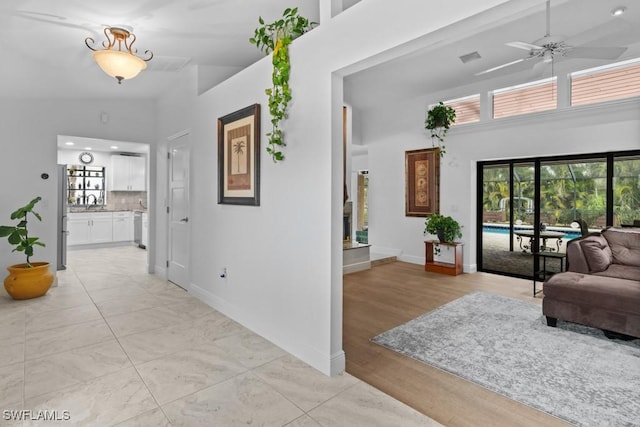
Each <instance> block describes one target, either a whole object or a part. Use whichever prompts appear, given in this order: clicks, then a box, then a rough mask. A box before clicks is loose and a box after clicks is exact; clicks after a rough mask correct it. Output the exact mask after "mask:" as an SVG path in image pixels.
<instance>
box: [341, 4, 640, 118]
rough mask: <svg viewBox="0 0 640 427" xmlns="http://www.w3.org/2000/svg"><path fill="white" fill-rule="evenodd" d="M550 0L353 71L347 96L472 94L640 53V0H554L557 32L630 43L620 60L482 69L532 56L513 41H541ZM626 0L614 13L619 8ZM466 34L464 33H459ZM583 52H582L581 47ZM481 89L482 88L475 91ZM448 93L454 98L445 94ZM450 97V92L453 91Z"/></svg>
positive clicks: (374, 100)
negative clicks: (615, 13)
mask: <svg viewBox="0 0 640 427" xmlns="http://www.w3.org/2000/svg"><path fill="white" fill-rule="evenodd" d="M545 6H546V4H545V2H543V1H541V2H540V4H539V5H537V6H535V7H533V8H531V9H530V10H528V11H527V12H525V13H522V14H519V15H518V16H512V17H511V18H510V19H508V20H505V21H504V22H501V23H499V24H497V25H493V24H492V25H490V27H489V28H485V29H483V30H482V31H481V32H476V33H474V34H464V31H458V32H456V33H455V34H456V35H458V38H447V37H446V36H443V37H442V41H441V42H440V43H438V44H437V45H435V46H433V47H430V48H428V49H423V50H419V51H415V52H413V53H411V54H409V55H405V56H403V57H400V58H397V59H395V60H392V61H390V62H387V63H383V64H380V65H378V66H375V67H372V68H368V69H366V70H363V71H361V72H358V73H355V74H352V75H350V76H348V77H347V78H346V79H345V84H344V87H345V99H346V100H347V102H348V103H350V104H351V105H352V106H354V107H357V108H361V109H367V108H375V107H376V106H380V105H383V104H385V103H386V104H389V103H394V102H395V101H398V100H402V99H409V98H417V97H421V96H423V97H424V96H425V95H428V94H444V95H443V96H451V97H458V96H465V95H471V94H472V93H469V92H468V90H469V88H470V87H473V88H474V90H483V89H482V88H486V89H497V88H500V87H504V86H510V85H515V84H521V83H525V82H527V81H534V80H538V79H541V78H544V77H550V76H551V75H552V72H553V73H554V75H558V74H560V73H567V72H572V71H577V70H582V69H586V68H590V67H596V66H600V65H605V64H607V63H611V62H617V61H621V60H624V59H631V58H638V57H640V2H638V1H633V0H552V1H551V9H550V18H551V20H550V23H551V25H550V30H551V34H552V35H554V36H558V37H560V39H561V40H563V41H566V42H567V44H570V45H572V46H589V47H596V46H622V47H626V48H627V49H626V51H625V52H624V53H623V54H622V55H621V56H620V57H619V59H617V60H615V61H613V60H604V59H584V58H580V59H569V58H563V57H557V56H556V57H554V61H553V62H552V64H553V67H552V66H551V64H548V65H547V66H542V65H543V64H541V65H540V66H538V67H536V68H535V72H534V63H535V62H538V61H536V60H527V61H523V62H520V63H518V64H514V65H512V66H509V67H505V68H502V69H500V70H497V71H494V72H490V73H486V74H483V75H479V76H476V75H475V74H476V73H478V72H481V71H483V70H487V69H490V68H493V67H496V66H499V65H502V64H506V63H509V62H512V61H516V60H519V59H523V58H526V57H527V56H528V54H529V52H528V51H527V50H523V49H518V48H515V47H511V46H507V45H506V44H505V43H509V42H514V41H521V42H526V43H533V42H534V41H537V40H539V39H541V38H542V37H543V36H544V35H545V33H546V27H547V25H546V21H547V19H546V18H547V13H546V7H545ZM620 6H626V11H625V13H624V14H623V15H621V16H617V17H614V16H612V14H611V11H612V10H613V9H614V8H617V7H620ZM460 34H463V35H462V36H459V35H460ZM472 52H477V53H478V54H479V55H480V57H481V58H480V59H477V60H474V61H470V62H467V63H463V61H462V60H461V59H460V58H459V57H460V56H463V55H466V54H469V53H472ZM576 52H577V51H576ZM475 93H477V92H475ZM445 99H447V98H445ZM448 99H450V98H448Z"/></svg>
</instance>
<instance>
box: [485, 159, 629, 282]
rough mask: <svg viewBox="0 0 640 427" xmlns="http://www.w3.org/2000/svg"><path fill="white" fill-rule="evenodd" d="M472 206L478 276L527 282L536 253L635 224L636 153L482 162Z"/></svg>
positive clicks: (558, 250) (563, 248)
mask: <svg viewBox="0 0 640 427" xmlns="http://www.w3.org/2000/svg"><path fill="white" fill-rule="evenodd" d="M478 201H479V203H478V253H477V260H478V269H479V270H480V271H487V272H493V273H499V274H505V275H512V276H517V277H526V278H531V277H533V272H534V271H536V270H539V266H538V265H536V264H537V262H538V260H537V259H536V258H537V257H535V256H534V254H535V253H538V252H547V253H549V252H551V253H560V254H562V253H566V245H567V243H568V242H569V241H570V240H572V239H575V238H577V237H580V236H581V235H582V233H583V232H596V231H599V230H601V229H602V228H604V227H606V226H608V225H615V226H625V225H633V223H634V220H637V221H639V222H640V153H638V152H637V151H634V152H632V153H629V152H627V153H603V154H592V155H579V156H565V157H547V158H536V159H526V160H523V159H518V160H502V161H496V162H481V163H479V164H478ZM579 220H584V222H586V224H587V226H588V229H587V230H581V229H580V225H579ZM547 267H548V266H547ZM557 267H558V268H559V263H558V266H557ZM553 269H554V267H553V266H552V268H551V270H553Z"/></svg>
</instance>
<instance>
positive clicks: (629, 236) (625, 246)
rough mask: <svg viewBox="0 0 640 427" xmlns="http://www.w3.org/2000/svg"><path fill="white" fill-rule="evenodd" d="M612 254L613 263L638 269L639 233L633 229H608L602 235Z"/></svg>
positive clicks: (639, 260)
mask: <svg viewBox="0 0 640 427" xmlns="http://www.w3.org/2000/svg"><path fill="white" fill-rule="evenodd" d="M602 235H603V236H604V238H605V239H607V242H608V243H609V247H610V248H611V252H612V254H613V261H612V262H613V263H614V264H622V265H631V266H635V267H640V233H638V231H637V230H635V229H633V228H628V229H627V228H608V229H607V230H606V231H604V232H603V233H602Z"/></svg>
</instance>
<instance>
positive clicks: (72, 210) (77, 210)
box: [67, 208, 146, 213]
mask: <svg viewBox="0 0 640 427" xmlns="http://www.w3.org/2000/svg"><path fill="white" fill-rule="evenodd" d="M67 212H68V213H88V212H146V211H142V210H139V209H135V210H133V209H100V208H91V209H87V208H71V209H69V210H68V211H67Z"/></svg>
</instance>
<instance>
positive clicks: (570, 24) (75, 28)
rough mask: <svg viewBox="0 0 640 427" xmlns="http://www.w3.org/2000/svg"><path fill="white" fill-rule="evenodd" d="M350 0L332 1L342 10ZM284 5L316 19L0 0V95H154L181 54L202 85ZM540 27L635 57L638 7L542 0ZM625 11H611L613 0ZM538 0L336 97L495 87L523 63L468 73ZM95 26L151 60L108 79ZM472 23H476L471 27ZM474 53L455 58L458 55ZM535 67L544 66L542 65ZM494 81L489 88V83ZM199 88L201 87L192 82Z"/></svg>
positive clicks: (534, 28) (524, 37)
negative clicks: (132, 42) (126, 35)
mask: <svg viewBox="0 0 640 427" xmlns="http://www.w3.org/2000/svg"><path fill="white" fill-rule="evenodd" d="M358 1H359V0H343V5H344V8H348V7H351V6H353V5H354V4H355V3H358ZM292 3H295V4H296V5H297V6H298V7H299V9H300V12H301V14H303V15H304V16H306V17H308V18H310V19H311V20H313V21H318V20H319V17H318V15H319V0H298V1H295V2H291V0H180V1H177V0H144V1H134V0H110V1H104V0H91V1H81V0H2V3H1V4H0V47H2V51H3V54H4V55H3V65H2V67H0V97H17V98H119V99H127V98H155V97H157V96H159V95H160V94H162V93H163V92H164V91H165V90H166V88H167V87H170V86H172V85H173V84H174V82H175V79H177V78H178V73H177V72H176V71H170V70H179V69H181V67H184V66H185V65H187V64H197V65H199V66H200V67H199V76H200V78H201V79H202V81H204V82H205V83H203V84H205V85H207V86H208V87H210V86H212V85H214V84H215V83H216V82H219V81H222V80H224V79H225V78H227V77H228V76H230V75H232V74H234V73H236V72H237V71H239V70H241V69H242V68H245V67H246V66H248V65H250V64H251V63H253V62H255V61H256V60H258V59H260V58H261V57H262V53H261V52H259V51H258V50H257V49H256V48H255V46H253V45H251V44H249V43H248V38H249V37H250V36H252V35H253V30H254V29H255V27H256V26H257V25H258V22H257V20H258V16H263V17H264V18H265V20H267V21H272V20H274V19H276V18H278V17H280V16H281V14H282V11H283V10H284V9H285V8H287V7H290V6H291V5H292ZM551 4H552V9H551V33H552V34H553V35H558V36H563V37H562V38H563V40H564V39H566V40H567V42H570V43H571V44H572V45H576V46H581V45H588V46H625V47H627V48H628V49H627V50H626V51H625V52H624V54H623V55H622V56H621V58H620V59H626V58H635V57H640V43H638V42H639V41H640V5H639V4H638V2H637V1H632V0H552V2H551ZM621 5H624V6H626V7H627V10H626V13H625V14H624V15H622V16H620V17H612V16H611V13H610V12H611V10H612V9H613V8H614V7H617V6H621ZM545 17H546V14H545V3H544V1H542V0H541V1H540V2H539V4H538V5H537V6H536V7H534V8H532V9H531V10H529V11H528V12H526V13H524V14H519V15H518V16H512V17H511V18H510V19H507V20H504V22H500V23H498V24H495V23H490V22H489V21H487V24H486V25H484V28H483V29H482V31H481V32H479V33H478V32H476V33H475V34H471V33H465V31H457V32H456V33H455V34H456V35H455V37H451V38H448V37H443V38H442V40H441V42H439V43H437V44H436V45H434V46H431V47H430V48H428V49H423V50H420V51H416V52H413V53H412V54H410V55H406V56H403V57H400V58H397V59H395V60H393V61H391V62H388V63H384V64H381V65H378V66H375V67H373V68H369V69H366V70H364V71H360V72H358V73H356V74H353V75H350V76H348V77H346V79H345V98H346V100H347V101H348V102H349V103H350V104H352V105H353V106H355V107H359V108H363V109H366V108H372V107H374V106H376V105H380V103H384V102H387V103H391V102H394V101H395V100H399V99H404V98H407V97H418V96H424V95H425V94H433V93H441V92H451V93H455V92H456V90H457V88H458V87H460V86H461V85H478V84H479V85H483V84H485V85H494V86H495V85H498V86H499V84H500V83H498V81H500V82H505V84H506V83H508V84H515V83H514V82H524V81H526V80H533V79H534V76H532V75H531V65H532V62H533V61H525V62H523V63H520V64H517V65H514V66H512V67H506V68H504V69H502V70H499V71H496V72H493V73H487V74H484V75H482V76H475V75H474V74H475V73H477V72H479V71H481V70H485V69H488V68H491V67H495V66H497V65H500V64H503V63H507V62H510V61H515V60H517V59H522V58H524V57H526V56H527V55H528V52H527V51H525V50H522V49H517V48H514V47H510V46H506V45H505V43H507V42H513V41H522V42H527V43H532V42H534V41H536V40H538V39H540V38H541V37H543V36H544V35H545V32H546V23H545ZM105 25H110V26H118V25H125V26H128V27H132V28H133V32H134V33H135V34H136V36H137V41H136V46H137V48H138V49H139V50H140V51H141V52H142V51H144V50H146V49H150V50H151V51H153V53H154V59H153V60H152V61H150V62H149V68H148V69H147V70H146V71H144V72H143V73H142V74H141V75H140V76H138V77H136V78H134V79H132V80H128V81H125V82H123V84H122V85H118V84H117V83H116V82H115V80H114V79H112V78H110V77H108V76H107V75H105V74H104V73H103V72H102V71H101V70H100V69H99V68H98V66H97V65H96V64H95V63H94V62H93V60H92V58H91V51H90V50H89V49H88V48H87V47H86V46H85V44H84V40H85V38H86V37H93V38H94V39H95V40H96V41H97V42H98V43H100V42H101V41H102V40H103V39H104V35H103V33H102V29H103V27H104V26H105ZM476 27H477V26H476ZM471 52H478V53H479V55H480V56H481V59H478V60H475V61H471V62H468V63H466V64H464V63H463V62H462V61H461V60H460V59H459V56H461V55H464V54H468V53H471ZM607 62H611V61H607V60H588V59H564V60H562V61H554V72H556V74H557V73H559V72H563V71H564V72H566V71H567V70H571V69H582V68H586V67H591V66H597V65H602V64H605V63H607ZM541 71H542V72H543V73H541V74H540V75H550V74H551V68H550V67H546V68H545V69H543V70H541ZM498 86H496V87H498ZM201 89H202V88H201Z"/></svg>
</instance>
